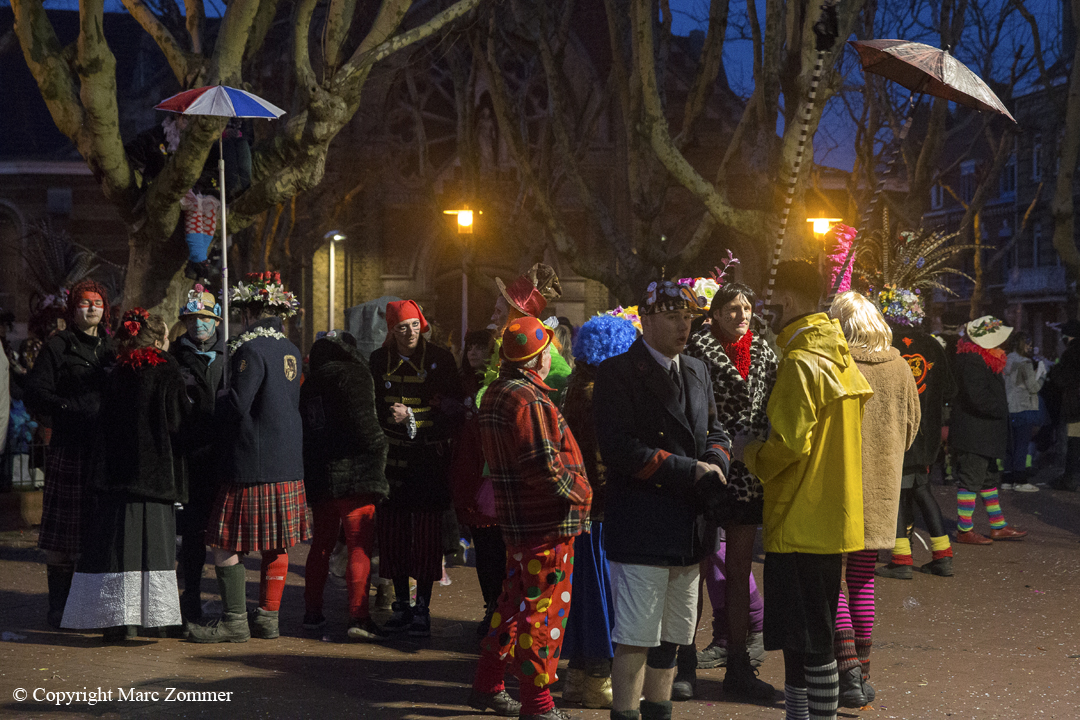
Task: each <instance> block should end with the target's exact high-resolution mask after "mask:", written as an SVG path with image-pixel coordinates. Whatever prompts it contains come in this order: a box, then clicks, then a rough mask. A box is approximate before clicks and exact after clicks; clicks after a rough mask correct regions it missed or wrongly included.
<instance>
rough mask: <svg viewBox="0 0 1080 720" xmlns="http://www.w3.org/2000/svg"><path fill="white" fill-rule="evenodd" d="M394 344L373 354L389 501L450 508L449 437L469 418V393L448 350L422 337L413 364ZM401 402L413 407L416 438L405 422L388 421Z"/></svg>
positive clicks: (421, 507)
mask: <svg viewBox="0 0 1080 720" xmlns="http://www.w3.org/2000/svg"><path fill="white" fill-rule="evenodd" d="M392 348H393V340H391V346H390V349H388V348H387V347H386V346H383V347H380V348H377V349H376V350H375V352H373V353H371V374H372V375H373V376H374V379H375V404H376V406H377V408H378V413H379V424H380V425H382V428H383V432H385V433H386V437H387V440H388V441H389V443H390V447H389V448H388V451H387V458H386V479H387V481H388V482H389V483H390V497H389V499H388V500H387V502H388V503H390V504H391V505H393V506H395V507H397V508H400V509H404V510H416V511H426V512H430V511H442V510H447V509H449V507H450V441H451V438H452V437H453V435H454V430H455V428H456V426H457V424H458V423H459V422H463V421H464V420H465V402H464V401H465V392H464V391H463V390H462V389H461V376H460V375H459V373H458V368H457V363H456V362H455V361H454V356H453V355H451V354H450V351H449V350H446V349H444V348H441V347H439V346H437V345H432V344H431V343H429V342H428V341H426V340H423V339H421V341H420V347H418V348H417V350H416V352H415V354H414V355H413V357H412V358H410V359H409V360H410V361H409V362H406V361H403V360H401V356H400V355H398V354H397V352H396V351H395V352H391V349H392ZM420 373H423V375H422V376H421V375H420ZM397 402H400V403H404V404H405V405H408V406H409V407H410V408H412V410H413V413H414V416H415V417H416V421H417V429H416V437H415V438H411V439H410V438H409V437H408V435H407V434H406V426H405V425H404V424H391V423H390V407H391V406H392V405H393V404H394V403H397Z"/></svg>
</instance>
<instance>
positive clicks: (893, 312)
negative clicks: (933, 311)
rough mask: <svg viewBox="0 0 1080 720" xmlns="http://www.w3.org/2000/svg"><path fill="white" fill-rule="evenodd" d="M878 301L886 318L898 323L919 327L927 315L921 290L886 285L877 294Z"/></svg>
mask: <svg viewBox="0 0 1080 720" xmlns="http://www.w3.org/2000/svg"><path fill="white" fill-rule="evenodd" d="M877 302H878V307H879V308H880V309H881V314H882V315H884V316H885V319H886V320H888V321H889V322H891V323H894V324H896V325H906V326H907V327H917V326H919V325H921V324H922V321H923V318H924V317H926V312H925V311H924V310H923V305H922V296H921V293H920V291H919V290H914V291H912V290H908V289H907V288H900V287H896V286H895V285H886V286H885V289H883V290H882V291H881V292H879V293H878V294H877Z"/></svg>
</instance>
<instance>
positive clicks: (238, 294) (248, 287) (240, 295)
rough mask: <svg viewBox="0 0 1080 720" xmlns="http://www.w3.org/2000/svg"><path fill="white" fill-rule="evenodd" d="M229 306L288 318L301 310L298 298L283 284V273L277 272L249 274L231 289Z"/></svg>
mask: <svg viewBox="0 0 1080 720" xmlns="http://www.w3.org/2000/svg"><path fill="white" fill-rule="evenodd" d="M229 304H230V305H232V306H234V307H238V308H247V309H253V310H262V311H266V312H271V313H273V314H275V315H278V316H280V317H286V318H287V317H292V316H293V315H295V314H296V313H297V311H298V310H299V309H300V303H299V302H298V301H297V299H296V296H295V295H293V294H292V293H291V292H289V291H288V290H286V289H285V286H284V285H282V284H281V273H277V272H262V273H248V274H247V275H245V276H244V279H243V280H241V281H240V282H238V283H236V285H234V286H233V287H231V288H229Z"/></svg>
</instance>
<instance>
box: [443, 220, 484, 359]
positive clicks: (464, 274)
mask: <svg viewBox="0 0 1080 720" xmlns="http://www.w3.org/2000/svg"><path fill="white" fill-rule="evenodd" d="M473 212H474V211H473V210H470V209H469V206H468V205H464V206H462V208H461V209H460V210H443V214H444V215H457V231H458V235H472V234H473ZM475 212H476V214H477V215H483V214H484V211H483V210H477V211H475ZM463 240H464V239H463ZM463 245H465V247H463V248H462V253H461V351H462V352H465V334H466V333H467V332H469V247H468V243H464V242H463Z"/></svg>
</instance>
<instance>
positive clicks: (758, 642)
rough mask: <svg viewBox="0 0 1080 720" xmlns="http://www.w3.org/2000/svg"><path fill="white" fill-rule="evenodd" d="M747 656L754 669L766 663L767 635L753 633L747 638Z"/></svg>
mask: <svg viewBox="0 0 1080 720" xmlns="http://www.w3.org/2000/svg"><path fill="white" fill-rule="evenodd" d="M746 654H747V655H749V656H750V665H751V666H752V667H761V663H763V662H765V633H760V632H752V633H750V634H748V635H747V636H746Z"/></svg>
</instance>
